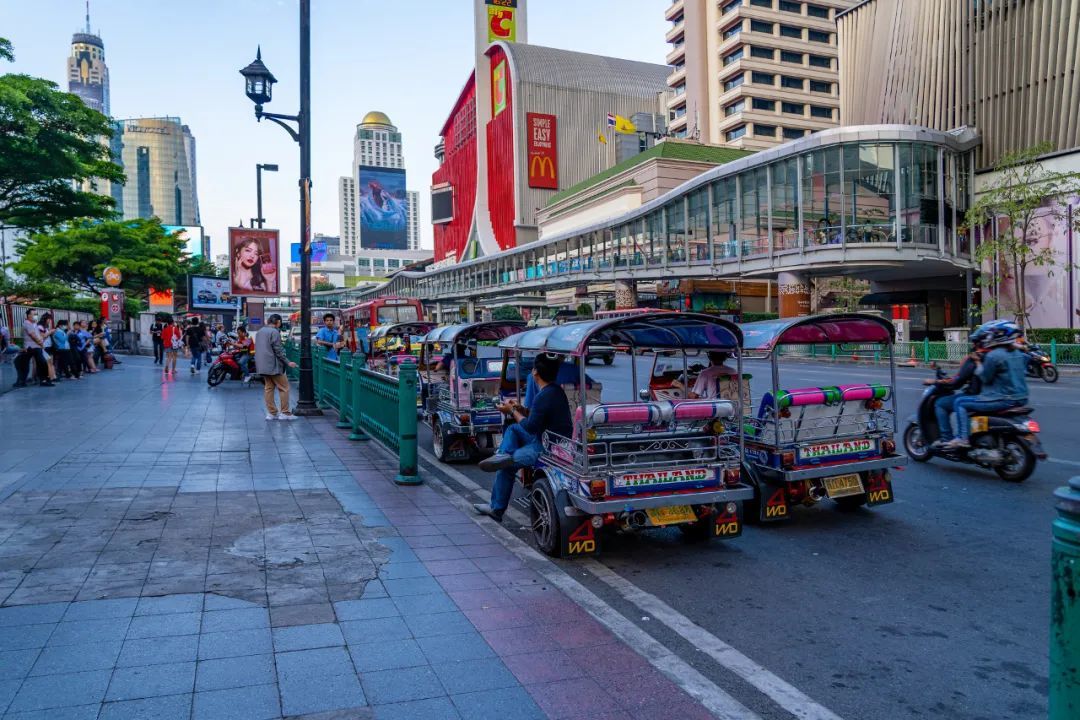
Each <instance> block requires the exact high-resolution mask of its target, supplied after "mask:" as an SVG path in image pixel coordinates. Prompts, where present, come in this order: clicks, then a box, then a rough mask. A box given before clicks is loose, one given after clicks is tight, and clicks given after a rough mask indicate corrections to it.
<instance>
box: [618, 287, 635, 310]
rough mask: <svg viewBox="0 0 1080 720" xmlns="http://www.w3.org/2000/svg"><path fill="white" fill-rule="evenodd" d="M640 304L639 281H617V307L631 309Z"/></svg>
mask: <svg viewBox="0 0 1080 720" xmlns="http://www.w3.org/2000/svg"><path fill="white" fill-rule="evenodd" d="M637 306H638V296H637V282H635V281H634V280H616V281H615V309H616V310H630V309H631V308H636V307H637Z"/></svg>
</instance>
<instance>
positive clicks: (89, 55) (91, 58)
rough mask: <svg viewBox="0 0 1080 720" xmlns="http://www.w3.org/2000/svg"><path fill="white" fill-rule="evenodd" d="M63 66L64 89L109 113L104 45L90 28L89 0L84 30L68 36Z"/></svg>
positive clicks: (89, 104)
mask: <svg viewBox="0 0 1080 720" xmlns="http://www.w3.org/2000/svg"><path fill="white" fill-rule="evenodd" d="M67 67H68V92H70V93H72V94H74V95H78V96H79V97H81V98H82V100H83V102H84V103H86V104H87V106H89V107H91V108H93V109H94V110H97V111H98V112H101V113H104V114H105V115H109V114H110V113H109V68H108V67H107V66H106V65H105V44H104V43H103V42H101V37H100V36H98V35H96V34H94V32H93V31H92V30H91V29H90V0H86V28H85V32H77V33H75V34H74V35H72V36H71V55H70V56H69V57H68V61H67Z"/></svg>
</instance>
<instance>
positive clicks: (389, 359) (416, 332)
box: [367, 322, 436, 375]
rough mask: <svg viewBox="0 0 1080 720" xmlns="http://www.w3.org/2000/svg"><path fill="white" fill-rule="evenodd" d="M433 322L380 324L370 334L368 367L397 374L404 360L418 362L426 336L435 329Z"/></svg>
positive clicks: (389, 373)
mask: <svg viewBox="0 0 1080 720" xmlns="http://www.w3.org/2000/svg"><path fill="white" fill-rule="evenodd" d="M435 327H436V323H433V322H408V323H396V324H393V325H380V326H379V327H377V328H375V329H374V330H372V331H371V332H370V333H369V334H368V342H369V344H370V352H369V353H368V356H367V362H368V367H369V368H371V369H372V370H376V371H378V372H381V373H386V374H388V375H397V368H398V366H399V365H400V364H401V363H402V362H414V363H415V362H418V361H419V357H420V347H421V345H422V344H423V341H424V336H426V335H427V334H428V333H429V332H431V331H432V330H433V329H435Z"/></svg>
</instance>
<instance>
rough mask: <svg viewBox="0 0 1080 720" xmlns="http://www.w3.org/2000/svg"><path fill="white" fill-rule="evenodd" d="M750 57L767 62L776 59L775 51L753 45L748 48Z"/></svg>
mask: <svg viewBox="0 0 1080 720" xmlns="http://www.w3.org/2000/svg"><path fill="white" fill-rule="evenodd" d="M750 57H756V58H768V59H769V60H773V59H774V58H776V51H775V50H773V49H772V48H767V47H760V46H758V45H753V46H751V47H750Z"/></svg>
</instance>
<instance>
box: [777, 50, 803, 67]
mask: <svg viewBox="0 0 1080 720" xmlns="http://www.w3.org/2000/svg"><path fill="white" fill-rule="evenodd" d="M780 61H781V62H786V63H795V64H796V65H802V53H797V52H791V51H790V50H781V51H780Z"/></svg>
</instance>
